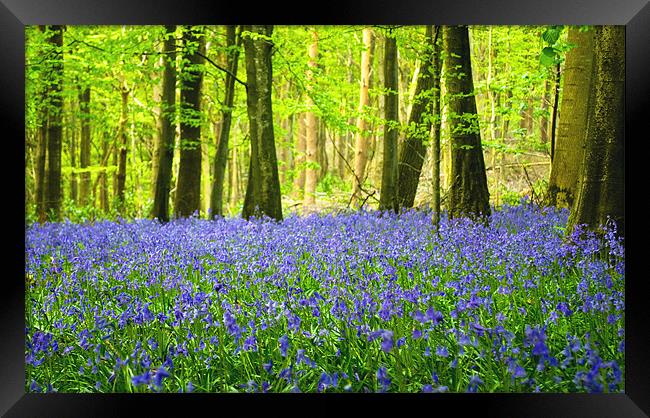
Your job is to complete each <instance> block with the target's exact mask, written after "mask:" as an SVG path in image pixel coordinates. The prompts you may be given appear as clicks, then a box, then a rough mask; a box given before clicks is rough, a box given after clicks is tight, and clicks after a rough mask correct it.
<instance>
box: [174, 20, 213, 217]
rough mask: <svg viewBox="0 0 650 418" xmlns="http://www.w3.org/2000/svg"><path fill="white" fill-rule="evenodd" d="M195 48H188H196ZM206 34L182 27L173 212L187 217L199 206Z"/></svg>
mask: <svg viewBox="0 0 650 418" xmlns="http://www.w3.org/2000/svg"><path fill="white" fill-rule="evenodd" d="M195 43H198V49H197V50H196V52H194V51H190V50H189V48H192V49H193V50H194V48H197V47H196V45H194V46H192V47H188V45H189V44H192V45H193V44H195ZM199 54H201V55H205V37H204V35H203V32H202V30H201V29H197V28H195V27H185V28H183V55H184V57H183V61H185V62H186V64H185V67H184V68H183V69H182V71H183V76H182V77H181V106H182V109H181V115H182V117H181V155H180V164H179V167H178V183H177V186H176V187H177V190H176V202H175V208H174V212H175V213H176V214H177V215H178V216H179V217H188V216H191V215H193V214H194V213H195V212H197V211H199V210H200V204H201V87H202V84H203V69H202V64H203V57H202V56H201V55H199Z"/></svg>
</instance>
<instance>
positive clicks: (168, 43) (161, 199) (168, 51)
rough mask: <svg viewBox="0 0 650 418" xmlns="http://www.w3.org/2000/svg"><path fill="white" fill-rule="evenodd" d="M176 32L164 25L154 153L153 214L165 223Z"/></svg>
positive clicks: (174, 102)
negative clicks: (157, 135) (161, 71)
mask: <svg viewBox="0 0 650 418" xmlns="http://www.w3.org/2000/svg"><path fill="white" fill-rule="evenodd" d="M175 33H176V26H175V25H168V26H165V34H164V42H163V74H162V81H161V82H162V87H161V96H160V114H159V115H158V126H159V128H158V129H159V130H160V132H159V137H160V140H159V145H158V147H159V150H158V151H157V152H154V158H157V160H158V162H157V164H156V168H157V173H156V175H155V176H154V178H155V182H154V201H153V208H152V211H151V215H152V216H153V217H154V218H158V219H159V220H160V221H162V222H167V221H169V190H170V185H171V179H172V163H173V159H174V134H175V132H174V131H175V125H176V123H175V121H176V117H175V116H176V115H175V113H176V112H175V106H176V39H174V34H175Z"/></svg>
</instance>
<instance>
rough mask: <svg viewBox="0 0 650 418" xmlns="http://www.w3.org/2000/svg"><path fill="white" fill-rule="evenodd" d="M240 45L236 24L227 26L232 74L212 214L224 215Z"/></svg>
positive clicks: (228, 76) (228, 79)
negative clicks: (224, 187)
mask: <svg viewBox="0 0 650 418" xmlns="http://www.w3.org/2000/svg"><path fill="white" fill-rule="evenodd" d="M240 45H241V36H240V34H236V33H235V26H233V25H228V26H226V47H227V48H228V51H229V53H228V54H227V55H226V57H227V58H226V65H227V66H228V71H229V72H230V74H226V86H225V93H224V94H225V97H224V101H223V108H222V111H221V120H222V123H221V131H220V132H219V143H218V145H217V154H216V155H215V157H214V182H213V183H212V193H211V197H210V208H212V216H216V215H218V216H223V185H224V180H225V171H226V164H227V162H228V161H227V159H228V146H229V141H230V126H231V124H232V109H233V103H234V100H235V77H234V76H236V75H237V64H238V62H239V50H240Z"/></svg>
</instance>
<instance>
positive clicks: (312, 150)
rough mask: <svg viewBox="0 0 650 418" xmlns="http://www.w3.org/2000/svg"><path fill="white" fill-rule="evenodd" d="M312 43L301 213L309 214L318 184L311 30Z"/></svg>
mask: <svg viewBox="0 0 650 418" xmlns="http://www.w3.org/2000/svg"><path fill="white" fill-rule="evenodd" d="M311 34H312V43H311V44H310V45H309V62H308V70H307V112H306V113H305V130H306V134H307V135H306V141H305V151H306V153H305V154H306V155H305V159H306V162H307V166H306V169H305V192H304V197H303V204H302V207H303V213H309V212H311V211H312V210H313V209H314V206H315V205H316V183H317V182H318V171H319V164H318V150H319V149H318V124H317V120H316V115H315V114H314V101H313V99H312V98H311V95H312V94H313V83H314V68H316V59H317V57H318V32H316V30H312V33H311Z"/></svg>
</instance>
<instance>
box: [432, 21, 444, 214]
mask: <svg viewBox="0 0 650 418" xmlns="http://www.w3.org/2000/svg"><path fill="white" fill-rule="evenodd" d="M440 32H441V29H440V26H438V27H437V28H436V36H435V37H434V41H433V63H432V65H431V73H432V75H433V85H432V88H433V109H432V110H433V115H434V116H435V119H434V120H433V135H432V136H433V138H432V143H431V153H432V156H431V157H432V172H431V177H432V185H431V187H432V189H433V199H432V202H431V204H432V206H433V207H432V210H433V216H432V218H431V220H432V222H433V225H435V226H436V227H437V226H438V224H439V223H440V133H441V121H442V120H441V117H440V71H441V63H440V47H439V43H438V37H439V34H440Z"/></svg>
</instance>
